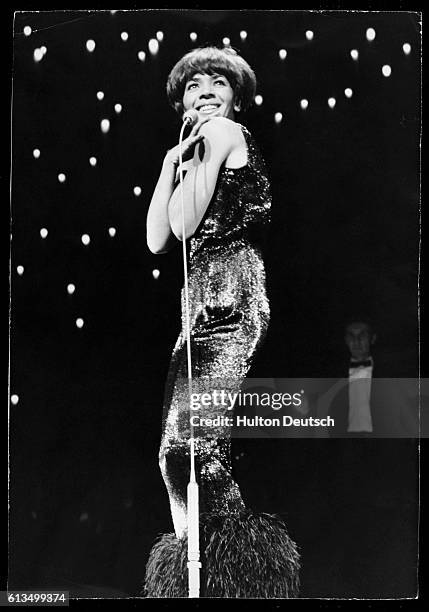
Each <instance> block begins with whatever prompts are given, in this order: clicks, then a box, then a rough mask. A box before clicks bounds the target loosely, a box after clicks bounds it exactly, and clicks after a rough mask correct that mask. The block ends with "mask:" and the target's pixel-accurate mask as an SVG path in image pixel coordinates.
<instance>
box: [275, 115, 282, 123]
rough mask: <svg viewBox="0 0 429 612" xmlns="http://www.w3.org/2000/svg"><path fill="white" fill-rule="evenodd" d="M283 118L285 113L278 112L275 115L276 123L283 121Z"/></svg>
mask: <svg viewBox="0 0 429 612" xmlns="http://www.w3.org/2000/svg"><path fill="white" fill-rule="evenodd" d="M282 119H283V115H282V113H276V114H275V115H274V121H275V122H276V123H281V121H282Z"/></svg>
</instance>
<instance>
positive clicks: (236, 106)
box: [234, 104, 241, 113]
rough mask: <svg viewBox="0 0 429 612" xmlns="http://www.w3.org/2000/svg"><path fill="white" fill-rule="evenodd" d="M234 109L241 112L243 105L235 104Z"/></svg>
mask: <svg viewBox="0 0 429 612" xmlns="http://www.w3.org/2000/svg"><path fill="white" fill-rule="evenodd" d="M234 110H235V112H236V113H239V112H240V111H241V106H240V105H239V104H234Z"/></svg>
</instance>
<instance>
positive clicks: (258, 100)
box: [255, 94, 264, 106]
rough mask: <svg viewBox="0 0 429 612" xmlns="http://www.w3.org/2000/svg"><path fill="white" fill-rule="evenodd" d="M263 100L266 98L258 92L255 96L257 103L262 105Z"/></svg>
mask: <svg viewBox="0 0 429 612" xmlns="http://www.w3.org/2000/svg"><path fill="white" fill-rule="evenodd" d="M263 101H264V98H263V97H262V96H261V94H258V95H257V96H255V104H256V105H257V106H261V104H262V102H263Z"/></svg>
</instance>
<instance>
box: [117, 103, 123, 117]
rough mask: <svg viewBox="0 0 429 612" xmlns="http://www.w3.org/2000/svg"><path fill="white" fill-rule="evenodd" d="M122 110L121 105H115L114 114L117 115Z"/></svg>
mask: <svg viewBox="0 0 429 612" xmlns="http://www.w3.org/2000/svg"><path fill="white" fill-rule="evenodd" d="M121 110H122V104H115V113H117V114H118V115H119V113H120V112H121Z"/></svg>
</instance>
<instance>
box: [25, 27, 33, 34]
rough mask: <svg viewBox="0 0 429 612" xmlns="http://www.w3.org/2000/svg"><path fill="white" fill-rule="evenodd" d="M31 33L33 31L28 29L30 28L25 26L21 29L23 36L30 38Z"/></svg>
mask: <svg viewBox="0 0 429 612" xmlns="http://www.w3.org/2000/svg"><path fill="white" fill-rule="evenodd" d="M32 31H33V30H32V29H31V28H30V26H25V28H24V29H23V32H24V36H30V34H31V32H32Z"/></svg>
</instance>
